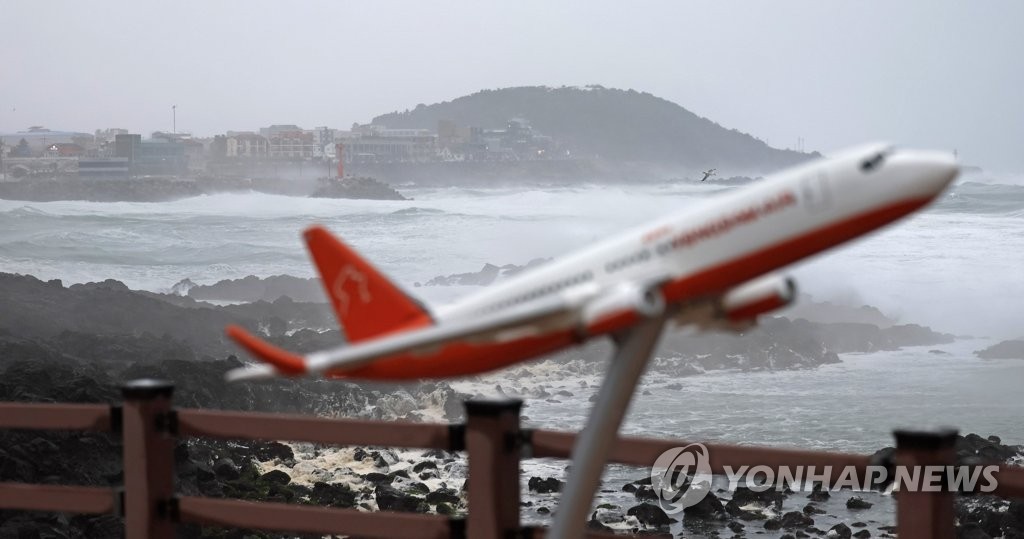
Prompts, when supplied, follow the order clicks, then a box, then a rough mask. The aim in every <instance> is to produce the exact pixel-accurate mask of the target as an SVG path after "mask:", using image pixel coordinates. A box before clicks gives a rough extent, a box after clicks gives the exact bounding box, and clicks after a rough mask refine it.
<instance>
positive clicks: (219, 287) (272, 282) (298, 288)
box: [175, 275, 327, 303]
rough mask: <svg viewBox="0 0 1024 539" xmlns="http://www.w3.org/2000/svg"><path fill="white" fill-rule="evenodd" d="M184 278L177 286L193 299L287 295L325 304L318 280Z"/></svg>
mask: <svg viewBox="0 0 1024 539" xmlns="http://www.w3.org/2000/svg"><path fill="white" fill-rule="evenodd" d="M185 281H188V279H185V280H183V281H181V282H179V283H178V284H176V285H175V288H176V289H178V290H180V291H184V294H185V295H187V296H188V297H190V298H193V299H198V300H214V301H244V302H251V301H260V300H263V301H275V300H277V299H278V298H280V297H282V296H287V297H289V298H291V299H292V300H294V301H297V302H307V303H326V301H327V298H326V296H324V289H323V285H321V284H320V281H319V279H301V278H298V277H292V276H291V275H271V276H270V277H264V278H259V277H256V276H255V275H249V276H248V277H243V278H241V279H224V280H221V281H217V282H216V283H214V284H211V285H197V284H195V283H192V284H191V286H186V285H185V284H184V283H185Z"/></svg>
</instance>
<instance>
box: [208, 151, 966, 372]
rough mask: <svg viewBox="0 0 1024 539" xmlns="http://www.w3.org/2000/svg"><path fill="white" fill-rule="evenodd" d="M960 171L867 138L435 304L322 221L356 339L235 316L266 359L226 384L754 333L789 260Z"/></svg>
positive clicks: (237, 335)
mask: <svg viewBox="0 0 1024 539" xmlns="http://www.w3.org/2000/svg"><path fill="white" fill-rule="evenodd" d="M957 172H958V167H957V165H956V163H955V160H954V159H953V157H952V156H951V155H946V154H944V153H939V152H929V151H911V150H903V149H894V148H893V147H891V146H889V145H886V144H872V145H868V146H864V147H860V148H857V149H853V150H849V151H846V152H843V153H841V154H838V155H836V156H834V157H832V158H828V159H819V160H816V161H813V162H809V163H806V164H803V165H800V166H797V167H795V168H793V169H790V170H787V171H784V172H780V173H778V174H776V175H773V176H771V177H768V178H766V179H764V180H762V181H759V182H757V183H755V184H753V185H751V186H749V187H746V188H743V189H737V190H734V191H731V192H728V193H726V194H723V195H720V196H717V197H715V198H713V199H711V200H708V201H707V202H706V203H704V204H703V205H697V206H693V207H687V208H686V209H685V210H683V211H681V212H679V213H677V214H675V215H671V216H668V217H665V218H662V219H658V220H656V221H654V222H652V223H650V224H647V225H644V226H641V227H639V228H636V229H634V230H630V231H628V232H625V233H623V234H620V235H617V236H615V237H612V238H608V239H607V240H604V241H602V242H599V243H597V244H596V245H593V246H590V247H588V248H585V249H583V250H581V251H578V252H575V253H572V254H569V255H567V256H564V257H562V258H560V259H557V260H555V261H553V262H550V263H548V264H546V265H544V266H541V267H539V268H537V269H535V270H532V271H529V272H524V273H521V274H518V275H516V276H514V277H512V278H510V279H508V280H506V281H502V282H499V283H497V284H495V285H493V286H491V287H489V288H487V289H485V290H483V291H481V292H479V293H476V294H473V295H471V296H469V297H467V298H465V299H463V300H461V301H458V302H456V303H454V304H452V305H449V306H446V307H444V308H441V309H438V310H436V311H430V310H428V309H427V308H425V307H424V306H423V305H421V304H420V303H419V302H417V301H416V300H415V299H413V298H411V297H409V296H408V295H407V294H406V293H405V292H403V291H402V290H401V289H400V288H399V287H398V286H396V285H395V284H394V283H392V282H391V281H389V280H388V279H387V278H386V277H385V276H384V275H383V274H381V273H380V272H379V271H377V270H376V269H375V268H374V267H373V266H372V265H370V264H369V263H368V262H367V261H365V260H364V259H362V258H361V257H360V256H359V255H358V254H356V252H355V251H353V250H352V249H351V248H349V247H348V246H346V245H345V244H344V243H342V242H341V241H339V240H337V239H335V238H334V237H332V236H331V235H330V234H329V233H328V232H327V231H326V230H325V229H323V228H320V227H313V228H311V229H309V230H308V231H306V233H305V239H306V243H307V245H308V247H309V250H310V252H311V254H312V257H313V260H314V261H315V263H316V266H317V268H318V270H319V272H320V276H321V279H322V280H323V284H324V287H325V289H326V291H327V294H328V296H329V297H330V300H331V303H332V304H333V307H334V310H335V312H336V313H337V316H338V319H339V321H340V322H341V325H342V327H343V328H344V331H345V335H346V337H347V341H348V342H347V343H346V344H345V345H342V346H339V347H336V348H332V349H327V350H323V351H320V352H315V353H311V354H308V355H305V356H301V355H297V354H293V353H290V352H288V351H285V350H282V349H280V348H278V347H276V346H274V345H272V344H269V343H267V342H265V341H263V340H261V339H259V338H257V337H255V336H253V335H251V334H249V333H248V332H246V331H245V330H243V329H242V328H240V327H237V326H232V327H229V328H228V330H227V331H228V334H229V335H230V336H231V337H232V338H233V339H235V340H236V341H237V342H238V343H239V344H240V345H241V346H243V347H244V348H245V349H246V350H248V351H249V352H250V353H252V355H254V356H256V357H257V358H259V359H260V360H262V361H263V363H260V364H256V365H251V366H247V367H243V368H239V369H235V370H233V371H231V372H229V373H228V374H227V378H228V379H229V380H251V379H258V378H266V377H272V376H279V375H280V376H312V375H321V376H327V377H344V378H358V379H377V380H398V379H417V378H445V377H457V376H464V375H471V374H476V373H480V372H484V371H489V370H493V369H499V368H501V367H505V366H507V365H511V364H514V363H517V362H521V361H525V360H528V359H531V358H534V357H537V356H538V355H541V354H545V353H548V352H553V351H555V350H559V349H561V348H565V347H568V346H572V345H575V344H577V343H580V342H582V341H585V340H588V339H591V338H595V337H601V336H612V337H622V336H624V335H626V334H627V333H628V332H629V330H630V328H631V327H633V326H634V325H637V324H638V323H640V322H641V321H643V320H645V319H650V318H653V317H665V318H666V319H667V318H669V317H670V318H672V319H675V320H677V321H678V322H680V323H682V324H688V325H691V324H692V325H697V326H698V327H701V328H724V329H738V328H745V327H749V326H750V325H751V324H753V323H755V322H756V320H757V317H758V316H759V315H761V314H764V313H767V312H770V311H772V310H775V309H778V308H780V307H783V306H785V305H787V304H788V303H790V302H791V301H793V299H794V297H795V289H794V285H793V281H792V280H791V279H789V278H788V277H786V276H784V275H780V274H777V273H774V272H775V271H776V270H778V269H780V268H782V267H784V266H786V265H789V264H792V263H793V262H796V261H798V260H801V259H803V258H805V257H808V256H810V255H813V254H815V253H818V252H820V251H823V250H825V249H827V248H829V247H833V246H835V245H838V244H840V243H843V242H845V241H847V240H850V239H853V238H856V237H858V236H861V235H863V234H866V233H868V232H871V231H872V230H875V229H876V228H879V227H881V226H882V225H885V224H887V223H890V222H892V221H894V220H896V219H898V218H900V217H903V216H905V215H907V214H909V213H911V212H913V211H915V210H917V209H919V208H921V207H922V206H924V205H926V204H928V203H929V202H930V201H932V200H933V199H935V197H936V196H938V195H939V194H940V193H941V192H942V191H943V189H945V188H946V186H947V185H949V184H950V183H951V182H952V181H953V179H954V178H955V177H956V175H957Z"/></svg>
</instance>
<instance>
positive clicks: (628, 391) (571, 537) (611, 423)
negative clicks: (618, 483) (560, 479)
mask: <svg viewBox="0 0 1024 539" xmlns="http://www.w3.org/2000/svg"><path fill="white" fill-rule="evenodd" d="M664 327H665V317H664V316H663V315H662V316H655V317H653V318H649V319H647V320H645V321H643V322H641V323H640V324H639V325H637V326H635V327H633V328H632V329H631V330H630V331H629V333H628V334H627V335H626V337H625V338H624V339H623V340H622V341H621V342H620V343H619V347H618V349H617V350H616V351H615V355H614V356H613V357H612V363H611V365H610V366H609V368H608V374H607V375H605V377H604V383H602V384H601V388H600V389H599V390H598V393H597V401H596V402H594V407H593V408H591V409H590V416H589V417H588V418H587V425H586V427H584V428H583V432H581V433H580V436H579V437H578V438H577V439H576V445H574V446H573V448H572V461H571V463H572V470H571V471H570V473H569V479H568V481H567V482H566V485H565V490H564V491H563V492H562V497H561V499H560V500H559V502H558V510H557V511H556V512H555V522H554V525H552V526H551V531H550V533H549V534H548V537H550V538H551V539H577V538H580V537H583V533H584V530H585V526H586V519H587V513H588V512H589V511H590V506H591V504H592V503H593V501H594V492H596V491H597V486H598V484H599V483H600V482H601V473H602V472H603V471H604V464H605V461H607V460H608V452H609V451H610V450H611V445H612V442H614V441H615V438H616V436H617V435H618V432H619V426H620V425H621V424H622V419H623V418H624V417H625V415H626V409H627V408H629V402H630V400H632V398H633V393H634V392H635V391H636V385H637V383H638V382H639V381H640V376H641V375H642V374H643V373H644V369H645V368H646V366H647V361H648V360H649V359H650V357H651V354H652V353H653V352H654V348H655V347H656V346H657V344H658V338H659V337H661V332H662V329H664Z"/></svg>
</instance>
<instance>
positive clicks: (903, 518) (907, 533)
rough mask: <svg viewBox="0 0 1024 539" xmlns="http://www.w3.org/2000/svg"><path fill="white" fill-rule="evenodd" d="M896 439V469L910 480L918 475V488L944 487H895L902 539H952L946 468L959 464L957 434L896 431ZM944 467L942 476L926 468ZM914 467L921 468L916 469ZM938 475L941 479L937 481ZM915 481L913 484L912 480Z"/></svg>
mask: <svg viewBox="0 0 1024 539" xmlns="http://www.w3.org/2000/svg"><path fill="white" fill-rule="evenodd" d="M893 435H894V436H895V437H896V455H895V464H896V467H897V469H898V468H904V470H905V472H906V473H907V474H908V477H910V478H912V477H914V475H913V474H915V473H917V474H920V475H919V483H918V484H919V485H925V484H927V483H929V482H932V483H933V484H936V483H941V485H942V486H941V488H940V489H937V490H934V489H926V488H907V486H906V485H896V487H897V488H898V490H897V491H896V526H897V528H898V531H897V533H898V535H899V536H900V538H901V539H914V538H917V537H921V538H935V539H953V537H954V536H955V533H954V525H953V522H954V519H953V497H954V496H955V495H956V494H955V493H954V492H951V491H950V489H949V488H948V486H947V484H946V477H947V473H948V472H947V469H946V466H952V465H954V464H955V463H956V451H955V449H954V446H955V444H956V435H957V431H955V430H939V431H934V432H931V431H926V432H921V431H908V430H897V431H895V432H893ZM926 466H928V467H933V470H934V469H935V468H934V467H941V468H942V470H941V473H938V474H935V473H933V474H931V478H932V479H929V474H928V473H927V472H928V470H927V468H925V467H926ZM914 467H917V468H918V469H917V470H915V468H914ZM936 476H937V478H938V479H935V478H936ZM911 482H913V481H911Z"/></svg>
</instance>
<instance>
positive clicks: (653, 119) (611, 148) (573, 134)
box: [373, 86, 811, 171]
mask: <svg viewBox="0 0 1024 539" xmlns="http://www.w3.org/2000/svg"><path fill="white" fill-rule="evenodd" d="M511 118H523V119H526V120H527V121H529V122H530V124H531V125H532V126H533V128H534V129H536V130H537V131H539V132H540V133H543V134H545V135H549V136H551V137H554V138H555V140H557V141H559V142H561V143H562V144H564V145H566V146H567V147H568V148H569V149H571V150H572V151H573V154H574V155H575V156H576V157H584V158H590V157H598V158H602V159H606V160H610V161H627V162H649V163H664V164H672V165H686V166H690V167H720V166H729V167H733V168H743V169H748V170H751V171H769V170H774V169H777V168H779V167H782V166H786V165H791V164H794V163H797V162H800V161H803V160H805V159H808V158H809V157H811V155H808V154H803V153H799V152H794V151H789V150H778V149H775V148H771V147H769V146H768V145H767V144H765V143H764V142H763V141H761V140H758V139H756V138H754V137H752V136H750V135H748V134H746V133H741V132H739V131H737V130H735V129H727V128H725V127H722V126H721V125H718V124H717V123H715V122H713V121H711V120H709V119H707V118H702V117H700V116H697V115H696V114H694V113H692V112H690V111H688V110H686V109H685V108H683V107H681V106H679V105H677V104H675V103H672V102H671V101H667V100H665V99H661V98H659V97H655V96H653V95H651V94H649V93H642V92H637V91H635V90H616V89H610V88H603V87H600V86H589V87H586V88H576V87H561V88H548V87H544V86H530V87H519V88H504V89H500V90H483V91H480V92H477V93H475V94H472V95H468V96H464V97H460V98H458V99H454V100H452V101H445V102H443V103H436V104H433V105H424V104H421V105H418V106H417V107H416V108H414V109H412V110H407V111H405V112H393V113H390V114H384V115H382V116H377V117H376V118H374V119H373V123H375V124H381V125H385V126H387V127H389V128H423V129H436V128H437V124H438V121H439V120H450V121H453V122H455V123H456V124H457V125H459V126H477V127H482V128H485V129H499V128H502V127H504V126H505V125H506V123H507V122H508V120H509V119H511Z"/></svg>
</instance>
